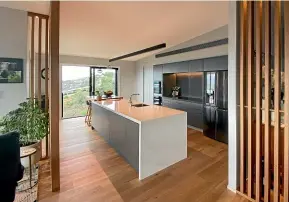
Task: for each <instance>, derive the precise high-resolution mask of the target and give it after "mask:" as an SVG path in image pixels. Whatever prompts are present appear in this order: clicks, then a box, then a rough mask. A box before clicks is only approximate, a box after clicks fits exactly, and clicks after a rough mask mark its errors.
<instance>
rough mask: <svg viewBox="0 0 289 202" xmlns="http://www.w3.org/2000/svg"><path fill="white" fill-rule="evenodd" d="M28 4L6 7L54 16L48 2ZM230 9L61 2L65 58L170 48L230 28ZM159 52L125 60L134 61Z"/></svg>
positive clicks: (188, 4) (196, 5)
mask: <svg viewBox="0 0 289 202" xmlns="http://www.w3.org/2000/svg"><path fill="white" fill-rule="evenodd" d="M26 3H27V4H25V2H24V3H22V2H18V4H17V2H16V3H15V2H14V3H13V2H10V4H9V2H6V6H7V7H12V8H17V9H21V7H23V9H22V10H27V11H32V12H39V13H44V14H47V13H49V3H48V2H34V4H31V2H26ZM11 5H12V6H11ZM0 6H3V2H0ZM4 6H5V2H4ZM228 9H229V8H228V2H226V1H219V2H218V1H211V2H208V1H203V2H197V1H192V2H89V1H87V2H80V1H62V2H61V8H60V53H61V54H65V55H74V56H87V57H99V58H113V57H117V56H120V55H124V54H127V53H131V52H134V51H137V50H140V49H144V48H148V47H151V46H154V45H157V44H160V43H167V47H168V48H169V47H172V46H174V45H177V44H179V43H182V42H184V41H187V40H189V39H192V38H194V37H197V36H199V35H201V34H204V33H206V32H209V31H211V30H214V29H216V28H218V27H221V26H223V25H226V24H228ZM159 51H161V50H159ZM159 51H155V52H151V53H147V54H142V55H139V56H135V57H131V58H128V59H126V60H133V61H135V60H138V59H140V58H143V57H145V56H147V55H150V54H153V53H156V52H159Z"/></svg>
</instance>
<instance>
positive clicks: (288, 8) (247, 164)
mask: <svg viewBox="0 0 289 202" xmlns="http://www.w3.org/2000/svg"><path fill="white" fill-rule="evenodd" d="M238 5H239V6H238V8H239V14H240V15H239V22H238V24H239V30H240V35H239V36H240V38H239V43H240V44H239V54H240V55H239V64H240V83H239V84H240V88H239V89H240V100H239V103H240V105H239V107H240V110H239V113H240V123H239V124H240V125H239V126H240V163H239V165H240V168H239V170H240V187H239V192H238V193H240V194H241V195H243V196H245V197H247V198H248V199H250V200H252V201H256V202H261V201H265V202H289V45H288V44H289V2H286V1H284V2H281V1H274V2H273V1H254V2H253V1H242V2H239V4H238ZM285 44H287V46H286V45H285Z"/></svg>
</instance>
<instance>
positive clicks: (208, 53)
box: [136, 25, 228, 104]
mask: <svg viewBox="0 0 289 202" xmlns="http://www.w3.org/2000/svg"><path fill="white" fill-rule="evenodd" d="M227 37H228V25H225V26H223V27H220V28H218V29H215V30H213V31H211V32H208V33H205V34H203V35H201V36H198V37H196V38H193V39H191V40H189V41H186V42H184V43H181V44H179V45H177V46H174V47H172V48H169V49H166V50H165V51H162V52H167V51H171V50H176V49H180V48H184V47H189V46H193V45H197V44H201V43H206V42H211V41H215V40H218V39H223V38H227ZM162 52H160V53H162ZM221 55H228V45H227V44H225V45H221V46H216V47H212V48H206V49H202V50H197V51H192V52H187V53H182V54H177V55H172V56H167V57H162V58H155V55H152V56H149V57H146V58H143V59H141V60H138V61H136V72H137V74H136V76H137V78H136V82H137V83H136V92H137V93H140V94H141V96H139V101H143V100H144V102H145V103H148V104H152V102H153V65H155V64H165V63H171V62H179V61H186V60H194V59H200V58H208V57H214V56H221ZM143 72H144V73H145V76H144V81H143ZM143 82H144V85H143ZM143 86H145V87H144V88H143Z"/></svg>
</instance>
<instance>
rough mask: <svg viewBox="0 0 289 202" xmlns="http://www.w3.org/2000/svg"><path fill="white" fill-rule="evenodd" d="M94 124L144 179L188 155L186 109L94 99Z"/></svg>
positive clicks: (92, 116) (92, 118) (140, 177)
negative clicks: (139, 105)
mask: <svg viewBox="0 0 289 202" xmlns="http://www.w3.org/2000/svg"><path fill="white" fill-rule="evenodd" d="M91 105H92V114H91V125H92V128H93V129H94V130H96V131H97V132H98V134H99V135H100V136H102V137H103V138H104V140H105V141H106V142H108V143H109V144H110V145H111V146H112V147H113V148H114V149H115V150H116V151H117V152H118V153H119V154H120V155H121V156H122V157H124V158H125V159H126V161H127V162H128V163H129V164H130V165H131V166H132V167H133V168H135V169H136V170H137V171H138V173H139V179H140V180H142V179H144V178H146V177H148V176H150V175H153V174H155V173H156V172H158V171H160V170H163V169H164V168H167V167H169V166H170V165H173V164H175V163H177V162H178V161H181V160H183V159H185V158H187V113H186V112H184V111H180V110H174V109H170V108H166V107H162V106H156V105H151V106H143V107H134V106H131V104H130V103H129V102H128V100H125V99H122V100H119V101H114V100H106V101H92V102H91Z"/></svg>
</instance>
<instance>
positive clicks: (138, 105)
mask: <svg viewBox="0 0 289 202" xmlns="http://www.w3.org/2000/svg"><path fill="white" fill-rule="evenodd" d="M131 106H133V107H146V106H149V105H147V104H143V103H140V104H133V105H131Z"/></svg>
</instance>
